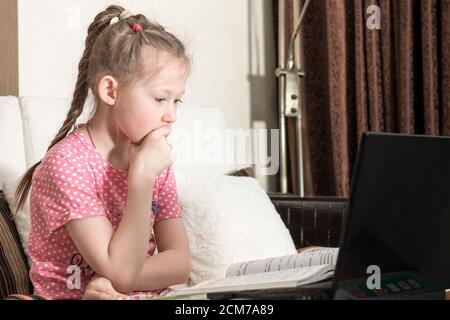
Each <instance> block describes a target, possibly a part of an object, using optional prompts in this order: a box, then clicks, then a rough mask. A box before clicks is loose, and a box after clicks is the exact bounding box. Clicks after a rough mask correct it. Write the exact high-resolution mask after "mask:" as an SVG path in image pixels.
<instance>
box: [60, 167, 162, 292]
mask: <svg viewBox="0 0 450 320" xmlns="http://www.w3.org/2000/svg"><path fill="white" fill-rule="evenodd" d="M152 176H153V175H152ZM152 176H150V177H152ZM154 179H155V178H153V179H151V178H144V177H143V176H142V175H140V174H138V172H133V171H130V173H129V179H128V195H127V202H126V205H125V209H124V214H123V216H122V219H121V221H120V224H119V226H118V228H117V230H116V231H115V232H114V230H113V229H112V226H111V223H110V222H109V220H108V219H107V218H106V217H104V216H99V217H92V218H89V219H79V220H71V221H69V222H68V223H67V224H66V227H67V230H68V231H69V234H70V236H71V238H72V240H73V242H74V243H75V246H76V247H77V249H78V251H79V252H80V254H81V255H82V256H83V258H84V259H85V260H86V262H87V263H88V264H89V266H90V267H91V268H92V269H93V270H94V271H95V272H96V273H97V274H98V275H100V276H104V277H106V278H108V279H109V280H110V281H111V282H112V284H113V286H114V288H115V289H116V290H118V291H120V292H122V293H130V292H132V291H135V288H136V285H137V283H138V279H139V278H140V274H141V271H142V267H143V265H144V261H145V258H146V255H147V250H148V239H149V238H150V229H151V221H150V219H149V213H148V208H150V207H151V200H152V196H153V185H154V181H155V180H154Z"/></svg>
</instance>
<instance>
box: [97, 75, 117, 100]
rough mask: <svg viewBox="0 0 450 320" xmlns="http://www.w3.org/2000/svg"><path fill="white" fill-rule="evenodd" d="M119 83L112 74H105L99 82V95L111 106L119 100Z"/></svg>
mask: <svg viewBox="0 0 450 320" xmlns="http://www.w3.org/2000/svg"><path fill="white" fill-rule="evenodd" d="M118 86H119V83H118V82H117V80H116V79H114V78H113V77H111V76H104V77H103V78H101V79H100V81H99V82H98V87H97V88H98V96H99V98H100V99H101V100H102V101H103V102H104V103H106V104H107V105H109V106H113V105H114V104H115V103H116V101H117V89H118Z"/></svg>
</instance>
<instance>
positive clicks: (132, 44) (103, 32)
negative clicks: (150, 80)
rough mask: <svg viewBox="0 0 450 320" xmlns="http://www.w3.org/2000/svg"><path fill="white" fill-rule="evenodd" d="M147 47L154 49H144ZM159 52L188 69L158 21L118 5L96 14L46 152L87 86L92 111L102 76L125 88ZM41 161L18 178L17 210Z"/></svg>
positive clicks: (180, 48) (78, 108) (77, 110)
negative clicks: (62, 115) (63, 113)
mask: <svg viewBox="0 0 450 320" xmlns="http://www.w3.org/2000/svg"><path fill="white" fill-rule="evenodd" d="M117 18H119V19H118V21H117V22H115V23H111V22H112V21H111V20H113V19H117ZM135 24H139V25H140V26H141V27H142V30H140V29H138V30H134V29H133V26H134V25H135ZM147 48H150V49H154V50H151V51H149V52H146V51H144V49H147ZM158 52H166V53H169V54H171V55H172V56H174V57H176V58H179V59H182V60H184V62H185V65H186V68H187V70H189V68H190V58H189V57H188V55H187V53H186V49H185V46H184V45H183V43H182V42H181V41H180V40H178V39H177V38H176V37H175V36H174V35H173V34H171V33H170V32H167V31H166V30H165V29H164V27H162V26H161V25H160V24H158V23H156V22H153V21H150V20H148V19H147V18H146V17H145V16H144V15H142V14H137V15H132V14H130V12H129V11H128V10H125V9H124V8H122V7H120V6H117V5H112V6H109V7H108V8H107V9H106V10H104V11H102V12H100V13H99V14H97V16H96V17H95V19H94V21H93V22H92V23H91V25H90V26H89V28H88V34H87V37H86V41H85V49H84V53H83V56H82V57H81V60H80V62H79V64H78V78H77V82H76V85H75V91H74V93H73V98H72V102H71V106H70V109H69V112H68V113H67V117H66V119H65V120H64V123H63V125H62V126H61V128H60V129H59V131H58V133H57V134H56V136H55V138H54V139H53V141H52V142H51V143H50V145H49V147H48V149H47V151H48V150H50V149H51V148H52V147H53V146H54V145H56V144H57V143H58V142H59V141H61V140H62V139H63V138H65V137H66V136H67V134H68V133H69V132H70V131H71V130H72V128H73V127H74V125H75V123H76V121H77V119H78V117H79V116H80V115H81V114H82V112H83V107H84V105H85V102H86V99H87V97H88V94H89V89H90V90H91V92H92V94H93V97H94V110H93V113H95V110H96V108H97V106H98V103H99V97H98V93H97V90H96V88H97V86H98V82H99V81H100V79H102V77H104V76H105V75H111V76H112V77H114V78H115V79H116V80H117V81H118V83H119V85H120V87H121V88H126V87H128V86H130V85H132V84H133V83H135V82H136V81H137V80H138V79H141V78H142V77H145V76H146V75H147V76H149V75H150V76H151V75H152V74H154V71H155V68H156V67H157V65H158V61H157V55H156V53H158ZM152 53H155V54H152ZM149 66H150V69H149ZM152 70H153V72H152ZM41 162H42V160H41V161H39V162H37V163H36V164H35V165H33V166H32V167H31V168H29V169H28V170H27V171H26V172H25V174H24V175H23V176H22V178H21V179H20V182H19V184H18V187H17V189H16V193H15V196H16V199H18V201H16V203H17V205H16V212H17V211H19V210H20V209H21V208H22V207H23V205H24V203H25V200H26V198H27V196H28V193H29V191H30V188H31V181H32V177H33V173H34V170H35V169H36V168H37V167H38V166H39V164H41Z"/></svg>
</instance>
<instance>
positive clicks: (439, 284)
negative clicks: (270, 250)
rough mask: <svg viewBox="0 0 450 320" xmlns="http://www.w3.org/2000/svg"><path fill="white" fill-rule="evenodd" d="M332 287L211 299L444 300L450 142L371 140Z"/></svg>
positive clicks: (448, 264)
mask: <svg viewBox="0 0 450 320" xmlns="http://www.w3.org/2000/svg"><path fill="white" fill-rule="evenodd" d="M339 247H340V251H339V257H338V261H337V264H336V269H335V273H334V277H333V279H332V280H331V281H324V282H320V283H315V284H310V285H307V286H302V287H298V288H291V289H276V290H274V289H270V290H249V291H239V292H219V293H217V292H216V293H210V294H208V295H207V297H208V298H209V299H302V300H313V299H338V300H340V299H444V297H445V289H446V288H450V137H431V136H419V135H404V134H387V133H370V132H369V133H365V134H364V135H363V137H362V141H361V145H360V148H359V151H358V156H357V160H356V163H355V166H354V169H353V176H352V181H351V190H350V197H349V201H348V207H347V210H346V213H345V217H344V226H343V229H342V232H341V238H340V246H339Z"/></svg>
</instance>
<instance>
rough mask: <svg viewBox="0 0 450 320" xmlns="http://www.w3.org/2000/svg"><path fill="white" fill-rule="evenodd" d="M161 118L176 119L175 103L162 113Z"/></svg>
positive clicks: (165, 119)
mask: <svg viewBox="0 0 450 320" xmlns="http://www.w3.org/2000/svg"><path fill="white" fill-rule="evenodd" d="M163 120H164V121H167V122H175V121H177V111H176V106H175V105H172V107H171V108H170V110H169V111H167V112H166V113H165V114H164V117H163Z"/></svg>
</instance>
